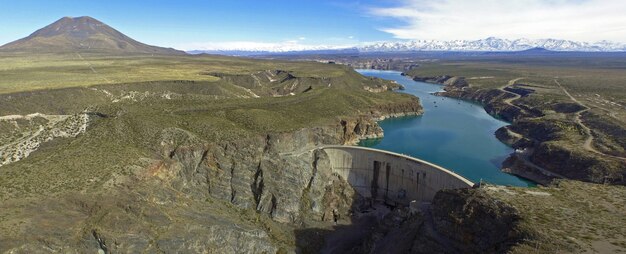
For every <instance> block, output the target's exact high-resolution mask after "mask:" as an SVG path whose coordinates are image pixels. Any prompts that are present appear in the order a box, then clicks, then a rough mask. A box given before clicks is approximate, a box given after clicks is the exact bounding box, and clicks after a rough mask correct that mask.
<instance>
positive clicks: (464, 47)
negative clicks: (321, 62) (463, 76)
mask: <svg viewBox="0 0 626 254" xmlns="http://www.w3.org/2000/svg"><path fill="white" fill-rule="evenodd" d="M533 49H544V50H546V51H560V52H626V44H624V43H615V42H609V41H600V42H596V43H588V42H578V41H571V40H560V39H538V40H531V39H516V40H508V39H500V38H495V37H489V38H486V39H481V40H452V41H438V40H414V41H394V42H375V43H369V44H365V45H362V46H357V47H352V48H342V49H336V48H330V47H326V48H324V47H320V46H316V47H311V48H301V49H299V50H292V49H290V48H280V47H277V48H272V49H267V48H248V49H233V50H192V51H188V53H191V54H199V53H209V54H227V55H264V54H307V53H310V54H318V53H327V54H328V53H342V52H350V53H355V52H357V53H358V52H361V53H375V52H380V53H384V52H410V51H440V52H517V51H526V50H533Z"/></svg>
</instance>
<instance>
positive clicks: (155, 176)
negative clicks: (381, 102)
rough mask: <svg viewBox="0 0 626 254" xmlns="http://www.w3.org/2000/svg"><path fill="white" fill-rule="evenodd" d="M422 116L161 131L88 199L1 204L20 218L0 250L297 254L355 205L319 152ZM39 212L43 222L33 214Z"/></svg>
mask: <svg viewBox="0 0 626 254" xmlns="http://www.w3.org/2000/svg"><path fill="white" fill-rule="evenodd" d="M420 112H421V107H420V106H419V101H417V100H414V101H412V102H406V103H399V104H395V105H394V104H391V105H386V106H379V107H373V108H371V109H370V110H367V111H365V113H364V114H363V115H361V116H354V117H343V118H340V119H337V121H336V123H335V124H332V125H323V126H318V127H310V128H303V129H300V130H297V131H293V132H282V133H268V134H266V135H261V136H253V137H249V138H242V139H236V140H230V141H218V142H208V141H206V140H204V139H203V138H201V137H200V136H198V135H196V134H194V133H192V132H190V131H187V130H185V129H182V128H163V129H162V130H161V131H160V132H159V134H158V135H157V136H156V137H155V138H154V139H153V140H152V141H150V142H152V144H150V147H153V152H154V155H151V156H149V155H144V157H142V158H141V159H139V160H137V161H136V162H134V163H132V165H127V166H124V169H123V170H121V171H119V173H114V174H113V175H111V176H110V177H107V176H102V177H103V178H105V181H104V182H103V183H102V184H101V185H100V187H98V188H96V189H94V190H91V191H88V192H70V193H63V194H57V195H58V196H56V197H50V198H33V199H29V200H25V199H9V200H8V201H7V202H3V204H2V205H0V207H1V208H2V209H4V211H6V212H8V211H14V212H16V213H18V214H22V215H21V216H17V217H15V216H12V217H11V219H10V220H8V221H5V222H3V223H0V229H2V232H4V233H2V234H1V235H0V247H1V248H0V249H1V250H2V251H7V252H25V253H33V252H39V251H41V250H42V249H45V250H47V251H60V252H70V253H85V252H97V251H104V252H105V253H116V252H166V253H169V252H219V253H241V252H243V253H276V252H294V251H298V249H299V248H303V247H302V246H299V245H300V244H299V243H298V242H300V240H299V237H301V236H298V235H297V234H294V233H293V232H295V231H297V230H299V229H305V228H308V227H310V225H311V224H313V225H317V224H320V223H322V225H329V223H330V222H328V221H329V220H332V217H333V214H334V213H339V214H340V216H341V217H342V218H349V214H350V213H351V211H352V206H353V205H354V204H355V200H356V199H358V196H357V195H356V193H355V192H354V190H352V188H351V187H350V186H349V185H348V184H347V183H346V182H345V181H344V180H343V179H340V178H337V177H336V176H334V175H332V174H331V169H330V163H329V161H328V157H327V155H326V154H325V153H324V152H323V151H321V150H317V149H316V148H317V147H318V146H320V145H324V144H351V143H355V142H358V140H359V139H362V138H368V137H378V136H381V135H382V129H381V128H380V126H378V124H377V123H376V120H377V119H381V118H385V117H389V116H395V115H405V114H419V113H420ZM109 120H112V119H104V120H101V121H109ZM42 207H43V208H44V209H45V210H46V212H45V213H40V212H38V210H39V209H42Z"/></svg>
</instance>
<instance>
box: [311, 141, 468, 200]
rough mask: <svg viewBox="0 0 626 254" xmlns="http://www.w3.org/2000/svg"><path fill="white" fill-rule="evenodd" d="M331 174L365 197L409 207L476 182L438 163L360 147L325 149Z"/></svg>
mask: <svg viewBox="0 0 626 254" xmlns="http://www.w3.org/2000/svg"><path fill="white" fill-rule="evenodd" d="M320 150H323V151H324V152H326V154H327V155H328V157H329V159H330V164H331V168H332V172H333V173H335V174H338V175H339V176H341V177H342V178H343V179H345V180H346V181H348V183H349V184H350V185H351V186H352V187H353V188H354V189H355V190H356V191H357V192H358V193H359V194H360V195H362V196H363V197H366V198H371V199H373V200H380V201H384V202H385V203H391V204H401V205H408V204H410V202H411V201H414V200H415V201H417V202H420V203H421V202H431V201H432V200H433V198H434V196H435V193H437V191H439V190H442V189H460V188H471V187H472V186H474V183H473V182H471V181H469V180H467V179H465V178H464V177H462V176H460V175H458V174H456V173H454V172H452V171H450V170H448V169H445V168H443V167H440V166H437V165H435V164H432V163H429V162H426V161H423V160H420V159H417V158H413V157H410V156H407V155H403V154H399V153H394V152H389V151H385V150H379V149H373V148H367V147H360V146H324V147H321V148H320Z"/></svg>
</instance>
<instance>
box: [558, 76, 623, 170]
mask: <svg viewBox="0 0 626 254" xmlns="http://www.w3.org/2000/svg"><path fill="white" fill-rule="evenodd" d="M554 83H556V85H557V86H559V88H561V90H563V93H565V95H567V97H569V98H570V99H571V100H572V101H573V102H575V103H576V104H578V105H580V106H581V107H583V108H585V109H583V110H580V111H578V112H576V115H575V118H574V121H575V122H576V124H578V125H579V126H580V127H581V128H583V131H584V132H585V135H587V139H585V142H584V143H583V148H584V149H585V150H587V151H590V152H593V153H596V154H599V155H603V156H607V157H611V158H615V159H619V160H624V161H626V158H624V157H619V156H614V155H610V154H605V153H603V152H600V151H598V150H596V149H595V148H593V139H594V137H593V134H592V133H591V128H589V127H588V126H587V125H585V124H584V123H583V121H582V119H581V115H582V113H584V112H587V111H589V109H590V108H589V107H587V105H585V104H583V103H581V102H580V101H579V100H578V99H576V98H575V97H574V96H572V95H571V94H570V93H569V92H568V91H567V89H565V87H563V86H562V85H561V83H559V81H558V80H556V79H554Z"/></svg>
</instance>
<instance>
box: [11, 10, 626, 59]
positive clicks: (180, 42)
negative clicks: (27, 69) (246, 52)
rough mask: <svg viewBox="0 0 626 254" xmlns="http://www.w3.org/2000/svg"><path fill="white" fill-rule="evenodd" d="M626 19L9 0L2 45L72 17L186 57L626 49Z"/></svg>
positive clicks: (584, 13) (595, 14) (557, 13)
mask: <svg viewBox="0 0 626 254" xmlns="http://www.w3.org/2000/svg"><path fill="white" fill-rule="evenodd" d="M624 13H626V2H624V0H511V1H500V0H378V1H375V0H345V1H341V0H300V1H297V0H291V1H287V0H265V1H261V0H254V1H253V0H230V1H209V0H206V1H199V0H198V1H189V0H188V1H185V0H179V1H174V0H155V1H131V0H125V1H122V0H106V1H99V0H90V1H79V0H54V1H52V0H20V1H16V0H0V44H4V43H7V42H10V41H13V40H16V39H19V38H22V37H25V36H27V35H28V34H30V33H32V32H33V31H35V30H36V29H39V28H41V27H43V26H45V25H48V24H50V23H52V22H54V21H55V20H57V19H59V18H61V17H64V16H74V17H76V16H92V17H94V18H96V19H99V20H101V21H103V22H104V23H107V24H108V25H110V26H112V27H114V28H116V29H118V30H120V31H121V32H123V33H125V34H127V35H129V36H130V37H133V38H135V39H137V40H139V41H142V42H145V43H149V44H154V45H159V46H168V47H175V48H179V49H185V50H189V49H209V48H251V47H286V46H288V47H304V46H313V45H317V46H319V45H326V46H335V47H339V46H354V45H359V44H363V43H369V42H374V41H392V40H414V39H435V40H456V39H467V40H474V39H482V38H486V37H490V36H495V37H500V38H506V39H517V38H530V39H540V38H558V39H570V40H578V41H588V42H595V41H600V40H610V41H616V42H626V15H624Z"/></svg>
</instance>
